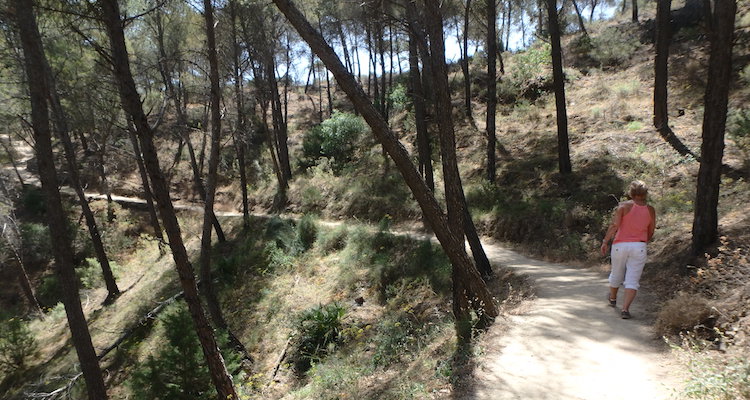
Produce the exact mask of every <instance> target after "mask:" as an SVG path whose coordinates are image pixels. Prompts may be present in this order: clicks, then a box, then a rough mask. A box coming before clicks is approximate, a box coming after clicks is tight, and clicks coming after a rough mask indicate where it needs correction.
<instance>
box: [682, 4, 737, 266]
mask: <svg viewBox="0 0 750 400" xmlns="http://www.w3.org/2000/svg"><path fill="white" fill-rule="evenodd" d="M736 10H737V3H736V2H735V0H716V1H715V3H714V12H713V21H712V23H711V24H712V26H713V28H714V30H713V31H712V32H711V34H710V35H709V40H710V42H711V55H710V58H709V62H708V84H707V85H706V95H705V100H704V102H705V112H704V114H703V134H702V137H703V142H702V144H701V163H700V168H699V169H698V184H697V189H696V194H695V214H694V217H693V237H692V250H693V253H694V254H696V255H699V254H702V252H703V251H704V250H705V249H706V247H708V246H709V245H710V244H711V243H713V242H715V241H716V239H717V238H718V233H719V216H718V211H717V207H718V205H719V185H720V183H721V169H722V158H723V156H724V130H725V128H726V120H727V104H728V102H729V86H730V84H731V82H732V45H733V43H734V41H733V39H734V38H733V35H734V23H735V14H736Z"/></svg>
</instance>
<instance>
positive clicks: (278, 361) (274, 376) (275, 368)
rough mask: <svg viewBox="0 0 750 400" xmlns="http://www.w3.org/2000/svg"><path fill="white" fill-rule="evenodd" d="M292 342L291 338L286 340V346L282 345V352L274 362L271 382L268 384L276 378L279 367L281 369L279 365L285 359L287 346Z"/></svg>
mask: <svg viewBox="0 0 750 400" xmlns="http://www.w3.org/2000/svg"><path fill="white" fill-rule="evenodd" d="M291 342H292V338H291V337H289V339H287V341H286V344H285V345H284V350H282V351H281V354H279V358H278V359H277V360H276V366H275V367H274V368H273V373H272V374H271V380H270V382H273V380H274V378H276V374H277V373H278V372H279V367H281V363H282V362H283V361H284V359H285V358H286V353H287V350H289V344H290V343H291Z"/></svg>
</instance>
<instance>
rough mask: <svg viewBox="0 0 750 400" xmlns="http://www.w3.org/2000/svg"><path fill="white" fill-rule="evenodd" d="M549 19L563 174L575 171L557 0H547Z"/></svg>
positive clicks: (558, 151) (559, 154)
mask: <svg viewBox="0 0 750 400" xmlns="http://www.w3.org/2000/svg"><path fill="white" fill-rule="evenodd" d="M547 14H548V16H547V20H548V23H549V35H550V42H551V44H552V79H553V81H554V83H553V84H554V86H555V109H556V111H557V162H558V166H559V170H560V173H561V174H568V173H570V172H572V171H573V167H572V166H571V163H570V147H569V144H568V113H567V110H566V106H565V75H563V65H562V48H561V46H560V25H559V24H558V22H557V0H547Z"/></svg>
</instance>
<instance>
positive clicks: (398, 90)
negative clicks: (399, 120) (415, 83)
mask: <svg viewBox="0 0 750 400" xmlns="http://www.w3.org/2000/svg"><path fill="white" fill-rule="evenodd" d="M407 92H408V90H407V89H406V85H404V84H397V85H395V86H394V87H393V88H392V89H391V92H390V93H388V101H389V102H390V103H391V106H392V108H393V111H403V110H405V109H406V107H407V106H408V105H409V96H408V93H407Z"/></svg>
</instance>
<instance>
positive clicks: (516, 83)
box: [498, 43, 552, 100]
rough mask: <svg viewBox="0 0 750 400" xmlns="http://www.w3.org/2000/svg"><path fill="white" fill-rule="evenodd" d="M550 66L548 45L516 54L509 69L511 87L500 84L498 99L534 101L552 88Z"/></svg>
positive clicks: (550, 59) (543, 44) (541, 45)
mask: <svg viewBox="0 0 750 400" xmlns="http://www.w3.org/2000/svg"><path fill="white" fill-rule="evenodd" d="M551 65H552V57H551V53H550V45H549V44H548V43H542V44H540V45H538V46H534V47H531V48H529V49H528V50H526V51H524V52H521V53H518V54H516V55H515V56H514V58H513V64H512V66H511V67H510V83H511V84H512V86H506V85H504V84H501V86H500V88H499V89H500V91H499V92H498V93H499V96H500V98H501V99H504V100H507V98H509V97H527V98H531V99H536V98H537V97H539V96H540V95H541V94H542V93H543V92H545V91H547V90H549V89H551V87H552V86H551V85H552V67H551Z"/></svg>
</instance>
